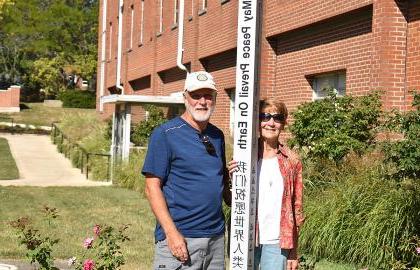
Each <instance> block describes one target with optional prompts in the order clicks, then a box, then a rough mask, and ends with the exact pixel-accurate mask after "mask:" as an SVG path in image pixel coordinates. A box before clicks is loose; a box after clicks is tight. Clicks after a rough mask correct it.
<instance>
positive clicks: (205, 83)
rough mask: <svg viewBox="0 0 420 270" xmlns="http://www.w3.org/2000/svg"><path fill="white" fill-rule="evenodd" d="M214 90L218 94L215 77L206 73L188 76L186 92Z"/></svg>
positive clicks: (198, 72) (193, 73) (199, 72)
mask: <svg viewBox="0 0 420 270" xmlns="http://www.w3.org/2000/svg"><path fill="white" fill-rule="evenodd" d="M203 88H204V89H212V90H214V91H216V92H217V88H216V83H215V82H214V80H213V76H212V75H211V74H210V73H208V72H205V71H197V72H192V73H188V74H187V78H186V79H185V86H184V90H185V91H188V92H193V91H196V90H199V89H203Z"/></svg>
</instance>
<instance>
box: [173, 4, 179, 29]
mask: <svg viewBox="0 0 420 270" xmlns="http://www.w3.org/2000/svg"><path fill="white" fill-rule="evenodd" d="M174 5H175V6H174V25H178V20H179V0H174Z"/></svg>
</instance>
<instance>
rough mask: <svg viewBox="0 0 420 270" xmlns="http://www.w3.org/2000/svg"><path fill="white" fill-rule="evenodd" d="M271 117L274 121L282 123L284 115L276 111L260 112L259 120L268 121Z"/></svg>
mask: <svg viewBox="0 0 420 270" xmlns="http://www.w3.org/2000/svg"><path fill="white" fill-rule="evenodd" d="M271 118H273V120H274V122H276V123H280V124H281V123H283V122H284V120H285V119H284V116H283V115H281V114H278V113H274V114H271V113H260V121H261V122H268V121H270V119H271Z"/></svg>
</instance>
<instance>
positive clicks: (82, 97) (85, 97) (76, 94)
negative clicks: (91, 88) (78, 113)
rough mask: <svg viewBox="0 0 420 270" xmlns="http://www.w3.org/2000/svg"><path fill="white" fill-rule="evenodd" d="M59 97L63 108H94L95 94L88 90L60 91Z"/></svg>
mask: <svg viewBox="0 0 420 270" xmlns="http://www.w3.org/2000/svg"><path fill="white" fill-rule="evenodd" d="M59 99H60V100H61V101H62V102H63V107H64V108H84V109H94V108H96V95H95V93H92V92H88V91H65V92H61V93H60V95H59Z"/></svg>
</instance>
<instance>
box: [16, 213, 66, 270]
mask: <svg viewBox="0 0 420 270" xmlns="http://www.w3.org/2000/svg"><path fill="white" fill-rule="evenodd" d="M43 212H44V216H45V220H46V221H47V222H48V229H51V223H52V221H53V219H55V218H57V217H58V213H57V209H56V208H50V207H48V206H44V208H43ZM31 223H32V222H31V221H30V220H29V218H27V217H21V218H19V219H17V220H15V221H12V222H10V225H11V226H12V227H13V228H15V229H16V230H17V234H18V238H19V244H21V245H24V246H25V248H26V249H27V253H26V257H27V258H28V259H29V261H30V263H31V264H34V263H37V264H39V268H38V269H40V270H55V269H58V268H56V267H54V257H53V256H52V252H53V247H54V245H56V244H57V243H58V241H59V240H58V239H52V238H51V237H49V236H48V235H47V236H44V233H41V232H40V231H39V230H37V229H35V228H34V227H33V225H32V224H31Z"/></svg>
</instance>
